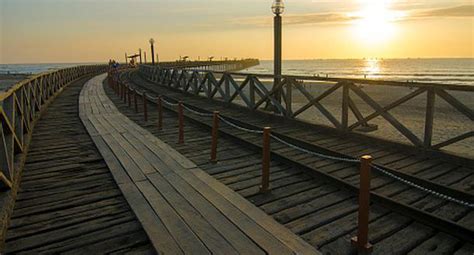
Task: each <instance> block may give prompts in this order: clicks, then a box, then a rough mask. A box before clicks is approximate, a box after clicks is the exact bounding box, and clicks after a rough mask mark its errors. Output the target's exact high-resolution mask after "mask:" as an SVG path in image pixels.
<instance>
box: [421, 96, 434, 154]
mask: <svg viewBox="0 0 474 255" xmlns="http://www.w3.org/2000/svg"><path fill="white" fill-rule="evenodd" d="M426 93H427V94H426V116H425V136H424V139H423V140H424V141H423V144H424V146H425V148H430V147H431V141H432V138H433V120H434V111H435V98H436V93H435V88H434V87H430V88H428V90H427V91H426Z"/></svg>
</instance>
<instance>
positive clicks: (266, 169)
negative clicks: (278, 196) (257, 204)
mask: <svg viewBox="0 0 474 255" xmlns="http://www.w3.org/2000/svg"><path fill="white" fill-rule="evenodd" d="M270 132H271V128H270V127H264V128H263V145H262V146H263V148H262V183H261V185H260V193H267V192H268V191H269V190H270V157H271V154H270V153H271V151H270Z"/></svg>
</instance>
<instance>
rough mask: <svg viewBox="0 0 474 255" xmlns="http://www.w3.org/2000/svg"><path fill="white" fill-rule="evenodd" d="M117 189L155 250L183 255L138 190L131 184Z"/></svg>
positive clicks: (121, 185) (124, 184)
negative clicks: (120, 191)
mask: <svg viewBox="0 0 474 255" xmlns="http://www.w3.org/2000/svg"><path fill="white" fill-rule="evenodd" d="M119 187H120V189H121V190H122V193H123V195H124V197H125V199H127V202H128V204H129V205H130V208H132V210H133V212H134V213H135V215H136V216H137V218H138V220H139V221H140V223H141V224H142V226H143V229H144V230H145V232H146V233H147V235H148V238H149V239H150V241H151V243H152V244H153V247H154V248H155V250H156V251H158V252H159V253H165V254H166V253H168V254H183V251H182V250H181V248H179V245H178V243H177V241H176V240H175V239H173V237H172V236H171V234H170V233H169V232H168V230H167V229H166V227H165V225H164V224H163V222H162V221H161V220H160V218H159V217H158V216H157V215H156V214H155V211H154V210H153V208H151V206H150V205H149V204H148V202H147V201H146V199H145V197H143V195H142V194H141V193H140V191H139V190H138V188H137V187H136V186H135V185H134V184H132V183H123V184H119Z"/></svg>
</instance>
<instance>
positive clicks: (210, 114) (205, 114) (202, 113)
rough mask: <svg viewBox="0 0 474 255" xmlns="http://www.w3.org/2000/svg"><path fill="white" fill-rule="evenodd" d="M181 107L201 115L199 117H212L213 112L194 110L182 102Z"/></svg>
mask: <svg viewBox="0 0 474 255" xmlns="http://www.w3.org/2000/svg"><path fill="white" fill-rule="evenodd" d="M183 108H184V109H186V110H188V111H190V112H191V113H194V114H196V115H198V116H201V117H212V116H213V114H212V113H204V112H198V111H195V110H193V109H191V108H189V107H187V106H186V105H185V104H183Z"/></svg>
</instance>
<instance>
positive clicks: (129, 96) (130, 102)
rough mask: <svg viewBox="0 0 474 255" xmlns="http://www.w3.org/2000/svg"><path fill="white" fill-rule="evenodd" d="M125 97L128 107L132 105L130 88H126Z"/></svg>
mask: <svg viewBox="0 0 474 255" xmlns="http://www.w3.org/2000/svg"><path fill="white" fill-rule="evenodd" d="M127 99H128V107H130V106H131V105H132V88H128V93H127Z"/></svg>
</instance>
